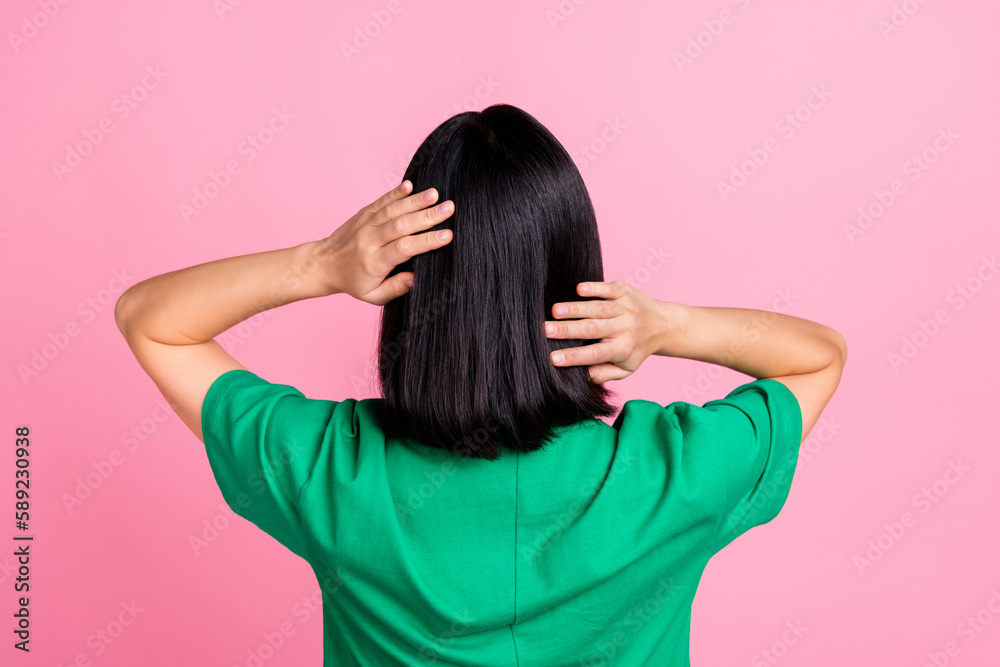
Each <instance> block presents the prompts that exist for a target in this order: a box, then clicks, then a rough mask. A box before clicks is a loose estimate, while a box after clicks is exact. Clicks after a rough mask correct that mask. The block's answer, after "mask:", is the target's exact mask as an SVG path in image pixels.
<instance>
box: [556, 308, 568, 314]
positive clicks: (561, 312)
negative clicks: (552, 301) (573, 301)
mask: <svg viewBox="0 0 1000 667" xmlns="http://www.w3.org/2000/svg"><path fill="white" fill-rule="evenodd" d="M567 310H569V309H568V308H567V307H566V306H556V315H565V314H566V311H567Z"/></svg>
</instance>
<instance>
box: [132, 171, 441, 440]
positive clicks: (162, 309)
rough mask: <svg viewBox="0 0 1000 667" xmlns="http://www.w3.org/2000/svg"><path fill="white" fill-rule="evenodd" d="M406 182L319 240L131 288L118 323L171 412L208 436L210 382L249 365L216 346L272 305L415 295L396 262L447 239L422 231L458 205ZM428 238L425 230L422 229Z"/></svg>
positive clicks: (192, 269) (374, 300) (199, 267)
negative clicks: (340, 296) (205, 409)
mask: <svg viewBox="0 0 1000 667" xmlns="http://www.w3.org/2000/svg"><path fill="white" fill-rule="evenodd" d="M412 187H413V185H412V183H410V182H409V181H404V182H403V183H402V184H401V185H400V186H399V187H398V188H394V189H393V190H391V191H390V192H387V193H386V194H384V195H383V196H382V197H381V198H379V199H378V200H376V201H375V202H374V203H372V204H369V205H368V206H365V207H364V208H362V209H361V210H360V211H358V213H357V214H355V215H354V216H353V217H351V219H350V220H348V221H347V222H345V223H344V224H343V225H341V226H340V227H338V228H337V230H336V231H334V233H333V234H332V235H330V236H329V237H328V238H326V239H323V240H322V241H311V242H308V243H302V244H299V245H297V246H293V247H290V248H284V249H281V250H271V251H267V252H259V253H254V254H250V255H241V256H239V257H229V258H226V259H219V260H215V261H212V262H206V263H204V264H198V265H197V266H191V267H188V268H185V269H180V270H177V271H171V272H170V273H165V274H163V275H159V276H154V277H153V278H149V279H147V280H144V281H142V282H141V283H138V284H137V285H134V286H132V287H131V288H130V289H128V290H127V291H126V292H125V293H124V294H122V296H121V297H120V298H119V299H118V303H117V304H116V305H115V322H116V323H117V324H118V328H119V330H120V331H121V332H122V335H123V336H124V337H125V340H126V342H127V343H128V346H129V348H130V349H131V350H132V353H133V354H135V357H136V359H137V360H138V362H139V365H140V366H142V369H143V370H144V371H145V372H146V373H147V374H148V375H149V377H150V378H152V380H153V382H154V383H155V384H156V386H157V388H158V389H159V390H160V392H161V393H162V394H163V396H164V397H165V398H166V399H167V402H168V403H170V405H171V407H172V408H173V409H174V411H175V412H176V413H177V415H178V416H179V417H180V418H181V420H182V421H183V422H184V424H185V425H187V427H188V428H190V429H191V430H192V431H193V432H194V434H195V435H197V436H198V438H199V439H201V440H203V436H204V434H203V433H202V429H201V410H202V405H203V403H204V400H205V397H206V395H207V394H208V390H209V389H210V388H211V386H212V383H213V382H214V381H215V380H216V379H217V378H218V377H219V376H221V375H222V374H223V373H226V372H228V371H231V370H238V369H244V366H243V365H242V364H240V363H239V362H238V361H236V359H234V358H233V357H231V356H230V355H229V354H228V353H227V352H226V351H225V350H223V349H222V346H221V345H219V344H218V343H217V342H216V341H215V340H214V338H215V336H217V335H219V334H220V333H222V332H223V331H225V330H226V329H228V328H230V327H231V326H233V325H235V324H238V323H240V322H242V321H243V320H245V319H247V318H249V317H252V316H254V315H256V314H257V313H259V312H261V311H263V310H267V309H269V308H277V307H279V306H283V305H285V304H289V303H292V302H295V301H300V300H302V299H310V298H315V297H322V296H327V295H330V294H337V293H346V294H350V295H351V296H352V297H354V298H356V299H359V300H361V301H365V302H366V303H372V304H378V305H381V304H384V303H387V302H388V301H391V300H392V299H394V298H396V297H397V296H400V295H402V294H405V293H406V292H408V291H409V289H410V288H409V287H408V286H407V280H408V279H411V278H412V277H413V274H412V272H401V273H397V274H395V275H393V276H391V277H389V276H388V274H389V272H390V271H391V270H392V269H393V268H394V267H395V266H397V265H398V264H401V263H403V262H405V261H406V260H408V259H409V258H410V257H413V256H414V255H417V254H419V253H422V252H427V251H429V250H434V249H435V248H440V247H442V246H444V245H446V244H447V243H449V242H450V241H451V232H450V231H449V232H447V234H446V236H445V238H438V237H437V235H436V234H435V233H434V232H427V231H426V230H427V229H428V228H430V227H432V226H434V225H436V224H438V223H440V222H442V221H443V220H445V219H446V218H448V216H450V215H451V214H452V213H453V212H454V203H453V202H451V201H445V202H442V203H441V204H440V205H439V206H436V207H434V208H427V207H428V206H429V205H430V204H432V203H433V202H435V201H437V197H438V192H437V190H435V189H434V188H430V189H429V190H424V191H423V192H421V193H419V194H415V195H411V196H407V195H409V193H410V189H411V188H412ZM421 232H422V233H421Z"/></svg>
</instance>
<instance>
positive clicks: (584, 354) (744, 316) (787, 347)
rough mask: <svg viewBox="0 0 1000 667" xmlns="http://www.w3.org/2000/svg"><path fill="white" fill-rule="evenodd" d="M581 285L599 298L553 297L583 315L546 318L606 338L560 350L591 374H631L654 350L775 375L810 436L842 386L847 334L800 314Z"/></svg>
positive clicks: (573, 331) (569, 332) (554, 329)
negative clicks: (795, 403)
mask: <svg viewBox="0 0 1000 667" xmlns="http://www.w3.org/2000/svg"><path fill="white" fill-rule="evenodd" d="M577 290H578V292H579V293H580V294H581V295H582V296H585V297H592V296H593V297H599V299H598V300H592V301H571V302H565V303H559V304H554V305H553V316H554V317H556V318H578V319H575V320H574V321H556V322H552V321H549V322H546V325H547V328H546V334H547V335H548V336H549V337H550V338H579V339H584V340H596V339H600V342H599V343H594V344H591V345H586V346H583V347H575V348H570V349H565V350H558V351H556V352H553V353H552V361H553V363H554V364H555V365H557V366H579V365H588V366H590V376H591V379H592V380H593V381H594V382H597V383H602V382H607V381H608V380H619V379H622V378H624V377H627V376H628V375H630V374H631V373H632V372H633V371H635V370H636V369H637V368H638V367H639V365H640V364H641V363H642V362H643V361H644V360H645V359H646V358H648V357H649V356H650V355H654V354H655V355H661V356H669V357H679V358H684V359H695V360H698V361H705V362H708V363H712V364H719V365H722V366H726V367H728V368H732V369H733V370H736V371H739V372H741V373H746V374H747V375H750V376H752V377H755V378H771V379H773V380H776V381H778V382H781V383H782V384H784V385H785V386H786V387H788V388H789V390H790V391H791V392H792V393H793V394H794V395H795V398H796V399H797V400H798V402H799V407H800V408H801V411H802V439H803V440H804V439H805V437H806V436H807V435H808V434H809V431H811V430H812V428H813V426H815V424H816V422H817V420H818V419H819V416H820V414H821V413H822V412H823V409H824V408H825V407H826V404H827V403H828V402H829V400H830V398H831V397H832V396H833V393H834V391H836V389H837V386H838V385H839V383H840V377H841V374H842V371H843V368H844V364H845V362H846V361H847V345H846V343H845V342H844V338H843V336H841V335H840V334H839V333H838V332H837V331H835V330H833V329H831V328H829V327H827V326H824V325H822V324H818V323H816V322H812V321H810V320H805V319H802V318H799V317H793V316H791V315H782V314H779V313H773V312H770V311H762V310H751V309H745V308H709V307H698V306H687V305H684V304H680V303H676V302H668V301H658V300H656V299H654V298H652V297H651V296H649V295H647V294H645V293H644V292H642V291H640V290H638V289H635V288H634V287H631V286H630V285H628V284H626V283H623V282H620V281H616V282H613V283H601V282H588V283H580V284H579V285H578V286H577ZM560 306H564V307H566V312H565V313H560V310H559V308H560ZM550 325H551V332H550V330H549V329H550ZM560 354H561V355H562V360H561V361H560V359H559V358H558V357H559V355H560Z"/></svg>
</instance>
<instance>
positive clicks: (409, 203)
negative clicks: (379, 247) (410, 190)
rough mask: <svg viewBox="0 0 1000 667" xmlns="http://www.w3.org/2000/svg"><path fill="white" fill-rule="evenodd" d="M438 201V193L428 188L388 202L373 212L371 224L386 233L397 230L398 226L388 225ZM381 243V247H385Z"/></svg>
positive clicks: (391, 239) (396, 236)
mask: <svg viewBox="0 0 1000 667" xmlns="http://www.w3.org/2000/svg"><path fill="white" fill-rule="evenodd" d="M437 200H438V191H437V189H436V188H428V189H426V190H424V191H423V192H417V193H415V194H412V195H410V196H409V197H404V198H400V199H395V200H393V201H390V202H388V203H387V204H386V205H385V206H383V207H382V208H381V209H379V210H378V211H376V212H375V214H374V215H373V216H372V219H371V221H370V222H371V224H372V225H373V226H376V227H384V228H385V229H386V231H390V232H391V231H392V228H393V227H396V228H397V229H398V225H395V226H394V225H390V224H388V223H391V222H393V221H394V220H398V219H400V218H402V217H403V216H405V215H409V214H411V213H415V212H417V211H419V210H421V209H425V208H427V207H428V206H431V205H432V204H433V203H434V202H436V201H437ZM399 236H402V234H399V233H397V234H396V235H395V236H394V237H392V238H388V239H387V240H386V241H385V243H389V242H391V241H393V240H394V239H395V238H398V237H399ZM385 243H383V245H385Z"/></svg>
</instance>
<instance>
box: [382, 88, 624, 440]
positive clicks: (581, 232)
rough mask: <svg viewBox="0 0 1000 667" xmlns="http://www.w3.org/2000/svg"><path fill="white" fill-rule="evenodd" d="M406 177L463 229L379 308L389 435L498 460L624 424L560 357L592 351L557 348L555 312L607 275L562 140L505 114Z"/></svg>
mask: <svg viewBox="0 0 1000 667" xmlns="http://www.w3.org/2000/svg"><path fill="white" fill-rule="evenodd" d="M404 179H405V180H410V181H411V182H412V183H413V190H412V192H420V191H422V190H425V189H427V188H431V187H433V188H436V189H437V191H438V193H439V197H438V201H445V200H448V199H450V200H452V201H453V202H454V203H455V211H454V213H453V214H452V215H451V216H450V217H449V218H448V219H447V220H445V221H444V222H442V223H441V224H439V225H437V226H435V227H433V228H431V229H432V230H433V231H436V230H438V229H451V230H453V236H452V241H451V242H450V243H448V244H447V245H445V246H443V247H442V248H438V249H436V250H431V251H429V252H426V253H422V254H419V255H416V256H415V257H413V258H411V259H410V260H409V261H407V262H405V263H403V264H400V265H399V266H398V267H396V268H395V269H394V270H393V272H392V274H390V275H393V274H395V273H398V272H401V271H413V274H414V286H413V288H412V289H411V291H410V292H409V293H407V294H406V295H404V296H402V297H398V298H396V299H394V300H393V301H390V302H389V303H388V304H386V305H385V306H384V308H383V311H382V320H381V327H380V333H379V339H380V340H379V380H380V383H381V388H382V394H383V398H384V402H383V405H384V410H383V413H382V424H381V425H382V428H383V430H384V431H385V433H386V435H387V436H390V437H392V436H408V437H412V438H415V439H417V440H419V441H420V442H422V443H423V444H425V445H429V446H432V447H440V448H443V449H447V450H451V451H454V452H457V453H460V454H463V455H466V456H471V457H476V458H486V459H496V458H498V457H499V456H500V453H501V451H502V449H509V450H515V451H521V452H529V451H533V450H536V449H538V448H540V447H542V446H543V445H544V444H545V442H546V441H547V440H548V439H549V438H550V437H551V435H552V434H553V432H552V429H553V428H554V427H557V426H563V425H568V424H572V423H575V422H578V421H580V420H583V419H592V418H594V417H599V416H608V415H611V414H613V413H614V411H615V409H614V407H613V406H611V405H610V404H609V402H608V398H609V396H610V394H611V391H610V390H609V389H607V388H606V387H604V386H603V385H595V384H593V383H592V382H591V381H590V378H589V375H588V372H587V367H586V366H575V367H568V368H557V367H555V366H553V365H552V363H551V362H550V361H549V353H550V352H551V351H552V350H555V349H560V348H567V347H577V346H580V345H584V344H587V343H592V342H594V341H583V340H552V339H549V338H547V337H546V336H545V332H544V329H543V322H544V321H545V320H546V319H552V317H551V313H552V306H553V304H555V303H557V302H561V301H573V300H576V301H579V300H584V299H583V298H582V297H580V296H579V295H577V293H576V285H577V283H579V282H583V281H603V279H604V275H603V274H604V272H603V266H602V261H601V248H600V240H599V238H598V234H597V220H596V217H595V215H594V209H593V205H592V204H591V201H590V196H589V194H588V193H587V189H586V186H585V185H584V183H583V179H582V178H581V176H580V172H579V170H578V169H577V168H576V165H575V164H574V163H573V160H572V159H571V158H570V156H569V154H568V153H567V152H566V150H565V149H564V148H563V146H562V145H561V144H560V143H559V141H558V140H557V139H556V138H555V137H554V136H553V135H552V133H551V132H549V131H548V130H547V129H546V128H545V127H544V126H542V125H541V124H540V123H539V122H538V121H537V120H535V118H533V117H532V116H530V115H529V114H527V113H525V112H524V111H522V110H520V109H518V108H517V107H513V106H510V105H506V104H498V105H494V106H491V107H488V108H486V109H484V110H483V111H480V112H465V113H460V114H457V115H455V116H453V117H451V118H449V119H448V120H446V121H445V122H444V123H442V124H441V125H440V126H438V127H437V128H436V129H435V130H434V131H433V132H432V133H431V134H430V135H429V136H428V137H427V139H425V140H424V142H423V144H421V146H420V147H419V148H418V149H417V152H416V154H415V155H414V157H413V159H412V160H411V162H410V165H409V167H408V168H407V170H406V174H405V176H404Z"/></svg>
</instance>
